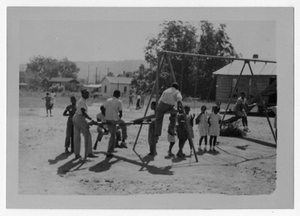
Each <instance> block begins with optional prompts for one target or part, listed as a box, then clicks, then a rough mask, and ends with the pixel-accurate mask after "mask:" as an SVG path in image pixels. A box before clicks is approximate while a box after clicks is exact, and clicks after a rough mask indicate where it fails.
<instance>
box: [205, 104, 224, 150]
mask: <svg viewBox="0 0 300 216" xmlns="http://www.w3.org/2000/svg"><path fill="white" fill-rule="evenodd" d="M219 110H220V107H217V106H214V107H213V112H212V113H211V114H210V115H209V118H208V126H209V135H210V139H209V145H210V151H216V149H215V146H216V143H217V137H218V136H219V135H220V124H221V116H220V115H219V114H218V113H219Z"/></svg>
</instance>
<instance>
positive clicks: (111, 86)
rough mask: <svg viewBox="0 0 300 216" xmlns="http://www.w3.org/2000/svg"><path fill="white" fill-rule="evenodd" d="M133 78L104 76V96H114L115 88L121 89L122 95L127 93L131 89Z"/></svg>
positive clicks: (102, 87)
mask: <svg viewBox="0 0 300 216" xmlns="http://www.w3.org/2000/svg"><path fill="white" fill-rule="evenodd" d="M131 81H132V78H128V77H109V76H106V77H104V78H103V79H102V80H101V82H100V84H101V94H102V95H103V96H112V95H113V92H114V91H115V90H120V91H121V95H126V94H128V93H129V90H130V89H131Z"/></svg>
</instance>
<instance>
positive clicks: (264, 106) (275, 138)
mask: <svg viewBox="0 0 300 216" xmlns="http://www.w3.org/2000/svg"><path fill="white" fill-rule="evenodd" d="M247 63H248V65H249V68H250V71H251V74H252V78H253V80H254V82H255V87H256V90H257V93H258V96H259V99H260V101H261V103H262V104H263V108H264V111H265V113H266V117H267V119H268V123H269V125H270V128H271V131H272V134H273V137H274V140H275V143H277V137H276V135H275V133H274V131H273V127H272V125H271V122H270V119H269V115H268V112H267V109H266V105H265V103H264V101H263V99H262V97H261V94H260V91H259V89H258V85H257V82H256V79H255V77H254V74H253V71H252V68H251V65H250V63H249V62H247Z"/></svg>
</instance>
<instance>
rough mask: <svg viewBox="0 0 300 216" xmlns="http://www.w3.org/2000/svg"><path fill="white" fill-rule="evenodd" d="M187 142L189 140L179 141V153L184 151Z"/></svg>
mask: <svg viewBox="0 0 300 216" xmlns="http://www.w3.org/2000/svg"><path fill="white" fill-rule="evenodd" d="M186 140H187V139H179V144H178V145H179V150H178V152H179V151H182V149H183V147H184V144H185V141H186Z"/></svg>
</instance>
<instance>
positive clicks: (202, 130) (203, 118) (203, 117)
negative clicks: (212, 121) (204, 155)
mask: <svg viewBox="0 0 300 216" xmlns="http://www.w3.org/2000/svg"><path fill="white" fill-rule="evenodd" d="M196 124H198V130H199V135H200V140H199V151H202V148H201V144H202V140H203V139H204V144H205V146H204V151H206V146H207V135H208V114H207V112H206V106H204V105H203V106H202V107H201V113H200V114H199V115H198V117H197V118H196Z"/></svg>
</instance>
